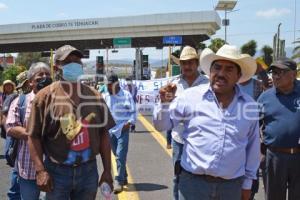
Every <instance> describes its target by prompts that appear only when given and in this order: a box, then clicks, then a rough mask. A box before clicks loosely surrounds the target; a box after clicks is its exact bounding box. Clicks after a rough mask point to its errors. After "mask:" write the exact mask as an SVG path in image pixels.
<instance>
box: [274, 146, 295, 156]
mask: <svg viewBox="0 0 300 200" xmlns="http://www.w3.org/2000/svg"><path fill="white" fill-rule="evenodd" d="M268 149H270V151H273V152H278V153H287V154H296V153H300V147H295V148H280V147H268Z"/></svg>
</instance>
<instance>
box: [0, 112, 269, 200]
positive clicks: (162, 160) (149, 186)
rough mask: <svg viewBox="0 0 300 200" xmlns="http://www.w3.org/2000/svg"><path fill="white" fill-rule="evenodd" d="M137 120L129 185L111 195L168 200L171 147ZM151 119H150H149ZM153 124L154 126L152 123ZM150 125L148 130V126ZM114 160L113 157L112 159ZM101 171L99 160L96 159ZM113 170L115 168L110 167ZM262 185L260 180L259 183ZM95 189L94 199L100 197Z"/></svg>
mask: <svg viewBox="0 0 300 200" xmlns="http://www.w3.org/2000/svg"><path fill="white" fill-rule="evenodd" d="M146 119H147V120H148V126H145V125H144V124H145V122H143V123H141V121H140V120H139V121H138V123H137V126H136V132H135V133H130V143H129V152H128V157H127V164H128V165H127V169H128V171H129V174H130V177H129V185H128V186H127V187H126V188H125V191H124V192H122V193H120V194H119V195H117V196H114V199H118V200H126V199H127V200H136V199H137V200H139V199H140V200H153V199H155V200H170V199H172V177H173V168H172V160H171V151H168V150H166V149H165V146H166V143H165V135H164V134H161V133H157V132H156V131H155V130H153V129H150V128H149V127H150V126H151V120H150V121H149V119H150V118H149V117H146ZM149 122H150V123H149ZM152 128H153V127H152ZM147 129H150V130H147ZM0 141H1V142H0V152H1V153H0V155H1V154H2V152H3V146H4V140H2V139H1V140H0ZM0 158H1V159H0V178H1V181H0V200H5V199H7V198H6V192H7V189H8V187H9V172H10V168H9V167H8V166H7V165H6V164H5V160H4V159H3V156H1V157H0ZM98 160H100V159H98ZM112 161H113V162H114V159H113V160H112ZM98 163H100V165H99V173H101V169H102V167H101V161H99V162H98ZM113 166H114V165H113ZM113 173H115V171H113ZM261 185H262V184H261ZM99 193H100V192H98V195H97V199H102V198H101V197H100V194H99ZM263 199H264V198H263V192H262V190H260V191H259V193H258V195H257V196H256V200H263Z"/></svg>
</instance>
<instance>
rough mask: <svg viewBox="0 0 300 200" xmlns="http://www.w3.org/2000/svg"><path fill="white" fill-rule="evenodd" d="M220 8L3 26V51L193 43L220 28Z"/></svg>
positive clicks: (0, 35)
mask: <svg viewBox="0 0 300 200" xmlns="http://www.w3.org/2000/svg"><path fill="white" fill-rule="evenodd" d="M220 21H221V19H220V17H219V15H218V14H217V12H216V11H199V12H184V13H167V14H151V15H138V16H125V17H110V18H93V19H75V20H66V21H51V22H36V23H22V24H9V25H0V52H1V53H9V52H34V51H49V50H50V49H56V48H58V47H59V46H61V45H64V44H70V45H73V46H75V47H77V48H78V49H81V50H84V49H104V48H113V47H116V48H118V47H132V48H137V47H157V48H162V47H163V46H168V45H187V44H188V45H192V46H196V45H197V44H198V43H199V42H201V41H204V40H207V39H208V38H209V37H210V36H211V35H213V34H215V32H216V31H217V30H218V29H220Z"/></svg>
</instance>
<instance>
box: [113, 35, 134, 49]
mask: <svg viewBox="0 0 300 200" xmlns="http://www.w3.org/2000/svg"><path fill="white" fill-rule="evenodd" d="M113 45H114V48H130V47H131V38H130V37H127V38H114V39H113Z"/></svg>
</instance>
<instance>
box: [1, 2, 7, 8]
mask: <svg viewBox="0 0 300 200" xmlns="http://www.w3.org/2000/svg"><path fill="white" fill-rule="evenodd" d="M6 8H8V7H7V5H6V4H4V3H1V2H0V10H5V9H6Z"/></svg>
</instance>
